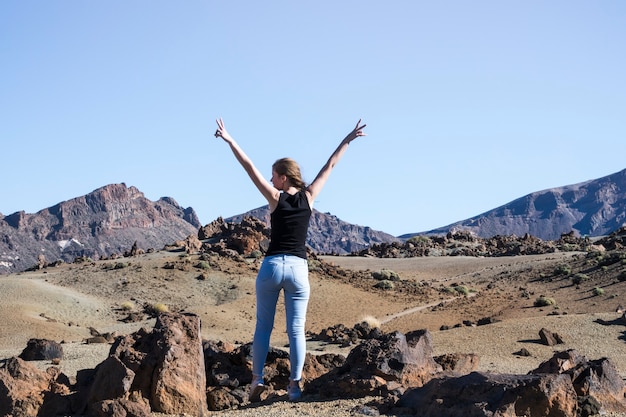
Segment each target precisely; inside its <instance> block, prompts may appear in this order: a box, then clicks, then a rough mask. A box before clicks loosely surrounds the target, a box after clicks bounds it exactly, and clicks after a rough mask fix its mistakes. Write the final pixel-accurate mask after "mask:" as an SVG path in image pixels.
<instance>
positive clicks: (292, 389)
mask: <svg viewBox="0 0 626 417" xmlns="http://www.w3.org/2000/svg"><path fill="white" fill-rule="evenodd" d="M287 394H288V395H289V401H298V400H299V399H300V397H302V390H301V389H300V382H299V381H291V382H290V383H289V386H288V387H287Z"/></svg>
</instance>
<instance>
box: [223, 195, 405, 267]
mask: <svg viewBox="0 0 626 417" xmlns="http://www.w3.org/2000/svg"><path fill="white" fill-rule="evenodd" d="M245 217H256V218H257V219H259V220H261V221H262V222H264V223H265V224H266V226H269V224H270V212H269V208H268V206H263V207H258V208H256V209H254V210H250V211H248V212H246V213H243V214H240V215H237V216H233V217H229V218H227V219H226V222H228V223H239V222H241V221H242V220H243V219H244V218H245ZM399 241H400V239H398V238H396V237H394V236H392V235H390V234H388V233H384V232H381V231H377V230H373V229H371V228H369V227H367V226H359V225H355V224H350V223H347V222H344V221H342V220H341V219H339V218H338V217H336V216H333V215H332V214H330V213H321V212H319V211H317V210H315V209H313V213H312V214H311V221H310V222H309V230H308V233H307V239H306V243H307V245H308V246H309V247H310V248H311V249H312V250H313V251H314V252H316V253H318V254H337V255H345V254H348V253H352V252H357V251H359V250H362V249H364V248H366V247H368V246H370V245H372V244H376V243H390V242H399Z"/></svg>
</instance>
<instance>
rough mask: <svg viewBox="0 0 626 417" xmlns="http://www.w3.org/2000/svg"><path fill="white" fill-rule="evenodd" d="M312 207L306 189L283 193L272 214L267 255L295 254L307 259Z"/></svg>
mask: <svg viewBox="0 0 626 417" xmlns="http://www.w3.org/2000/svg"><path fill="white" fill-rule="evenodd" d="M310 218H311V207H309V200H308V199H307V196H306V193H305V192H304V191H298V192H297V193H295V194H294V195H290V194H287V193H281V194H280V197H279V198H278V206H277V207H276V210H274V211H273V212H272V214H271V217H270V221H271V227H272V230H271V240H270V247H269V249H268V250H267V253H266V255H267V256H270V255H295V256H298V257H300V258H304V259H306V246H305V242H306V233H307V229H308V228H309V219H310Z"/></svg>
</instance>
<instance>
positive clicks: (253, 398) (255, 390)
mask: <svg viewBox="0 0 626 417" xmlns="http://www.w3.org/2000/svg"><path fill="white" fill-rule="evenodd" d="M263 391H265V385H264V384H263V379H262V378H261V379H256V378H255V379H254V380H252V384H251V385H250V395H249V396H248V398H249V400H250V402H251V403H258V402H260V401H261V394H263Z"/></svg>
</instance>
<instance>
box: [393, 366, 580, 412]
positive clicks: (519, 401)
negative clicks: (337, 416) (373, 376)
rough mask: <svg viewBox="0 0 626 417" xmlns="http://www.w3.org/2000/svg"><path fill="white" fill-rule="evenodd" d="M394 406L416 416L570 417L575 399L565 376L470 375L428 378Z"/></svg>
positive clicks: (575, 405) (574, 409)
mask: <svg viewBox="0 0 626 417" xmlns="http://www.w3.org/2000/svg"><path fill="white" fill-rule="evenodd" d="M396 406H397V407H399V408H400V409H402V410H403V413H406V414H413V415H419V416H420V417H430V416H432V417H516V416H552V417H571V416H575V415H576V410H577V396H576V391H575V390H574V387H573V386H572V384H571V381H570V379H569V377H567V376H566V375H555V374H542V375H509V374H492V373H480V372H472V373H471V374H468V375H464V376H461V377H458V378H435V379H432V380H431V381H429V382H428V383H427V384H426V385H424V386H423V387H420V388H415V389H411V390H408V391H407V392H405V394H404V395H403V396H402V398H401V399H400V400H399V401H398V403H397V404H396Z"/></svg>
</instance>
